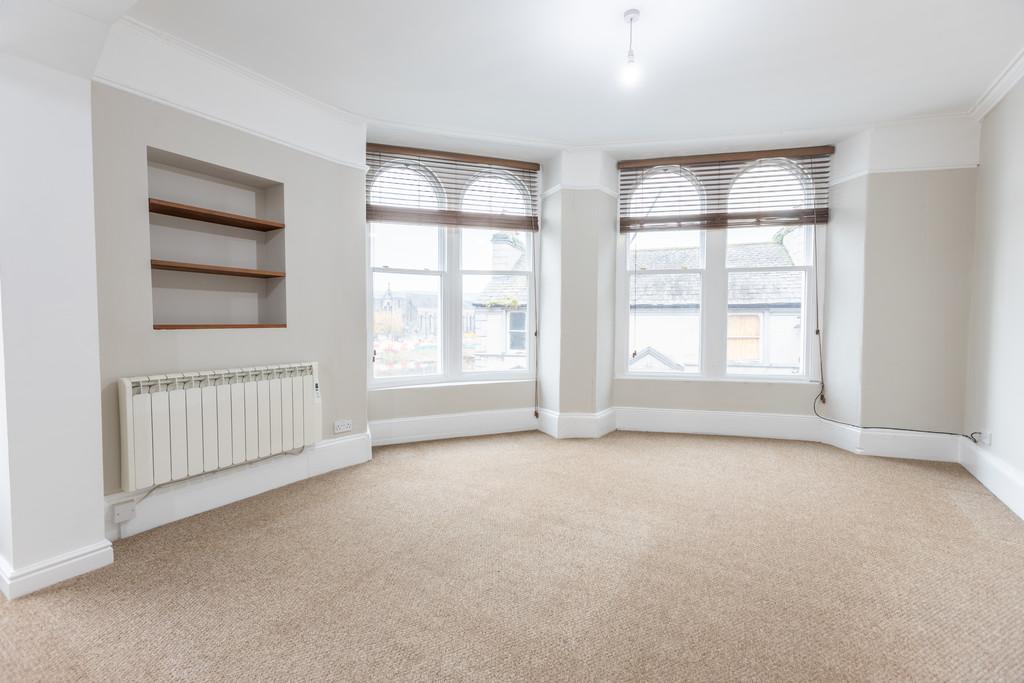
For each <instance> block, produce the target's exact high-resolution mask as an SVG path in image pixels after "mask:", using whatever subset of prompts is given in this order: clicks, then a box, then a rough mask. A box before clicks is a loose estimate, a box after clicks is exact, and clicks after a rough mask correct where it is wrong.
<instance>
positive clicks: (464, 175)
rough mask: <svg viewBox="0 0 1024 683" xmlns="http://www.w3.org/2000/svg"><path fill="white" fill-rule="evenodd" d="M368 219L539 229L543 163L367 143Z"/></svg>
mask: <svg viewBox="0 0 1024 683" xmlns="http://www.w3.org/2000/svg"><path fill="white" fill-rule="evenodd" d="M366 163H367V166H368V170H367V174H366V218H367V220H368V221H377V222H397V223H412V224H422V225H450V226H458V227H476V228H492V229H502V230H530V231H535V230H537V229H538V220H537V215H538V210H537V204H538V199H537V186H538V169H539V166H538V165H537V164H532V163H529V162H520V161H509V160H505V159H492V158H490V157H479V156H472V155H466V154H455V153H448V152H432V151H428V150H420V149H410V148H405V147H390V146H385V145H374V144H370V145H367V151H366Z"/></svg>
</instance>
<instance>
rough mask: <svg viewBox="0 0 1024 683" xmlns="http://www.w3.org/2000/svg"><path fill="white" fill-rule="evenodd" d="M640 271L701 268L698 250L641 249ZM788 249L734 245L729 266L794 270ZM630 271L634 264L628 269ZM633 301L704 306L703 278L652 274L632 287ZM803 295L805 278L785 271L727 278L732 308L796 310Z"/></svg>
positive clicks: (769, 244)
mask: <svg viewBox="0 0 1024 683" xmlns="http://www.w3.org/2000/svg"><path fill="white" fill-rule="evenodd" d="M634 254H635V267H636V270H637V271H643V270H662V269H672V268H681V267H682V268H696V267H699V265H700V264H699V262H698V259H699V258H700V250H699V249H698V248H697V247H688V248H668V249H638V250H636V251H635V252H634ZM791 265H793V259H792V258H790V255H789V252H788V251H787V250H786V247H785V246H784V245H782V244H781V243H778V242H758V243H753V244H736V245H733V246H731V247H730V248H729V266H730V267H733V268H766V267H778V266H791ZM629 267H630V269H633V268H634V263H630V264H629ZM629 296H630V300H631V301H633V305H635V306H639V307H641V308H683V307H694V306H698V305H699V304H700V276H699V275H698V274H696V273H693V274H688V273H670V274H658V275H656V274H649V275H643V274H642V272H641V276H640V277H638V278H635V279H634V280H633V281H631V282H630V292H629ZM802 296H803V274H802V273H799V272H796V273H787V272H769V273H733V274H731V275H730V276H729V303H730V305H733V306H757V307H767V306H786V305H789V306H792V305H794V304H795V303H796V302H799V301H800V300H801V298H802Z"/></svg>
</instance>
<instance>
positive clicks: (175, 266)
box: [149, 259, 284, 278]
mask: <svg viewBox="0 0 1024 683" xmlns="http://www.w3.org/2000/svg"><path fill="white" fill-rule="evenodd" d="M149 263H150V265H151V266H152V267H153V270H177V271H180V272H184V273H203V274H205V275H231V276H232V277H258V278H274V277H284V273H282V272H280V271H277V270H258V269H255V268H232V267H230V266H211V265H207V264H204V263H184V262H182V261H161V260H159V259H153V260H151V261H150V262H149Z"/></svg>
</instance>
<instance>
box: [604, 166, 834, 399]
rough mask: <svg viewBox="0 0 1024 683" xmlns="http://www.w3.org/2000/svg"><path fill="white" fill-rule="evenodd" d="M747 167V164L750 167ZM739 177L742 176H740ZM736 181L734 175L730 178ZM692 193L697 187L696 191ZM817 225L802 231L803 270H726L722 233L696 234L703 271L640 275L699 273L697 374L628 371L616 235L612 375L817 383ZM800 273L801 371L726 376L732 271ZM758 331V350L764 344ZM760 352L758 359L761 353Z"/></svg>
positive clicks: (623, 282)
mask: <svg viewBox="0 0 1024 683" xmlns="http://www.w3.org/2000/svg"><path fill="white" fill-rule="evenodd" d="M751 165H753V164H751ZM740 173H742V171H741V172H740ZM736 177H737V178H738V177H739V174H737V176H736ZM698 191H701V188H700V187H698ZM821 228H823V226H807V229H808V233H809V240H810V244H809V245H808V246H807V253H808V263H807V265H803V266H796V265H794V266H780V267H769V268H727V267H726V247H727V239H728V235H727V230H728V229H711V230H704V231H702V233H703V235H702V243H703V246H704V264H703V265H704V267H703V269H696V268H694V269H676V270H664V271H661V270H658V271H651V270H646V271H643V272H644V273H645V274H651V275H654V274H668V273H672V274H675V273H686V272H693V273H698V272H699V273H700V274H701V315H700V349H699V354H700V356H699V357H700V371H699V372H696V373H694V372H643V371H635V370H630V369H629V355H630V353H631V349H630V348H629V316H630V312H629V304H630V294H629V277H630V272H631V271H630V270H629V264H628V261H629V249H628V235H624V234H621V233H620V234H619V239H618V243H617V259H616V262H617V267H616V304H615V311H616V314H615V318H616V320H615V349H616V350H615V376H616V377H617V378H620V379H660V380H682V381H692V380H698V381H708V380H714V381H737V382H797V383H806V382H817V381H819V380H820V374H821V373H820V361H819V353H818V343H817V335H816V334H815V328H814V322H815V317H814V314H815V313H817V314H818V315H819V316H820V315H823V312H822V311H821V309H820V308H819V302H818V282H817V278H818V277H819V276H823V273H818V272H817V271H818V270H819V269H820V265H819V264H820V263H821V262H822V251H823V247H824V239H819V238H820V237H821V235H819V233H820V230H821ZM773 270H774V271H786V272H793V271H802V272H803V273H804V298H803V302H804V304H803V307H802V310H801V329H802V330H803V354H802V356H801V360H802V364H803V368H802V372H801V373H800V374H793V373H788V374H760V373H758V374H747V373H735V372H734V373H729V372H728V368H727V365H728V364H727V360H726V349H727V346H728V299H729V292H728V285H729V274H730V273H738V272H770V271H773ZM763 334H764V332H763V331H762V347H763V345H764V336H763ZM765 351H766V350H765V349H764V348H762V354H764V353H765Z"/></svg>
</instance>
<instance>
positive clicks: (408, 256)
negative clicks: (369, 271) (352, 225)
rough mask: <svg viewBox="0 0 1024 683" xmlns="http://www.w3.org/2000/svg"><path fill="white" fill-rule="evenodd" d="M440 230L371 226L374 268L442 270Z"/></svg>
mask: <svg viewBox="0 0 1024 683" xmlns="http://www.w3.org/2000/svg"><path fill="white" fill-rule="evenodd" d="M439 240H440V229H439V228H436V227H431V226H427V225H401V224H397V223H373V224H371V225H370V265H372V266H373V267H375V268H406V269H412V270H439V267H438V253H439V250H438V242H439Z"/></svg>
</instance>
